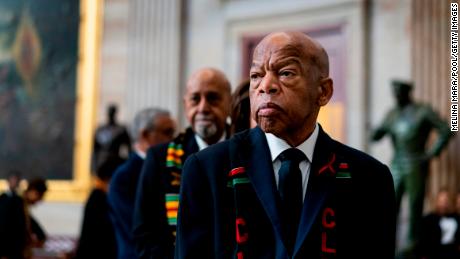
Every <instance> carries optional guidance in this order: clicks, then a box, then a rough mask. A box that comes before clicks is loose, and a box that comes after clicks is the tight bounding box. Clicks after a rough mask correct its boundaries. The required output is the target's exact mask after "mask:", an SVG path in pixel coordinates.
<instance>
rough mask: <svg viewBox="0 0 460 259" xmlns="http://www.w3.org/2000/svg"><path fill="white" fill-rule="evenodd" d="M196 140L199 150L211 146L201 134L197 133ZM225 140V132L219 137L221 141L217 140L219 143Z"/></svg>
mask: <svg viewBox="0 0 460 259" xmlns="http://www.w3.org/2000/svg"><path fill="white" fill-rule="evenodd" d="M195 140H196V144H197V145H198V150H199V151H201V150H203V149H205V148H207V147H209V145H208V143H206V141H204V140H203V139H202V138H201V137H200V136H198V135H197V134H195ZM224 140H225V134H223V135H222V137H221V138H220V139H219V141H217V143H219V142H221V141H224Z"/></svg>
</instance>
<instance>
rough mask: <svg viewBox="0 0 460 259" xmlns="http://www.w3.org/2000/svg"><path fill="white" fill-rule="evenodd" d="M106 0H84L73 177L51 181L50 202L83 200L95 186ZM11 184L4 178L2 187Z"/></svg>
mask: <svg viewBox="0 0 460 259" xmlns="http://www.w3.org/2000/svg"><path fill="white" fill-rule="evenodd" d="M103 2H104V1H103V0H80V24H79V42H78V64H77V82H76V88H77V93H76V103H75V112H76V114H75V131H74V132H75V133H74V147H73V169H72V170H73V178H72V180H49V181H48V192H47V194H46V196H45V200H47V201H60V202H82V201H84V200H85V199H86V198H87V196H88V193H89V191H90V188H91V173H90V160H91V152H92V142H93V132H94V128H95V122H96V118H95V114H96V106H97V94H98V91H97V89H98V87H97V85H98V82H99V56H100V55H99V53H100V45H101V36H102V24H103V4H104V3H103ZM6 188H7V183H6V181H5V180H2V181H0V190H5V189H6Z"/></svg>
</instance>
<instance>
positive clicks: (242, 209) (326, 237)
mask: <svg viewBox="0 0 460 259" xmlns="http://www.w3.org/2000/svg"><path fill="white" fill-rule="evenodd" d="M323 168H324V169H323ZM323 168H322V170H320V172H319V173H318V176H317V177H321V176H320V174H322V176H326V175H327V174H329V175H330V176H333V177H335V185H336V187H337V188H335V189H336V190H335V193H334V194H333V195H331V196H330V197H329V198H327V199H326V201H325V203H324V204H323V206H322V208H321V210H320V212H319V214H318V215H317V220H316V222H318V223H317V224H318V226H319V228H317V229H319V232H318V231H313V232H312V233H314V235H317V236H316V237H314V239H316V240H319V242H318V244H319V245H320V247H317V248H316V249H319V255H320V258H321V259H334V258H337V230H336V227H337V223H336V209H337V206H336V202H337V201H336V199H335V197H340V196H341V195H342V196H346V197H348V194H349V192H350V190H351V189H350V188H351V185H350V184H351V174H350V170H349V168H348V163H339V162H337V161H336V159H335V155H334V156H333V157H332V158H331V161H330V163H328V164H327V165H325V166H324V167H323ZM227 188H230V189H231V193H233V200H234V215H235V219H234V224H235V225H234V226H235V244H236V246H235V251H234V258H237V259H244V258H248V240H250V238H251V233H250V231H249V228H248V224H250V222H251V221H250V220H249V219H251V216H252V215H251V214H252V213H251V209H253V208H254V206H253V204H250V202H248V201H251V200H254V199H252V198H251V197H253V196H256V194H255V191H254V189H253V187H252V184H251V183H250V180H249V178H248V176H247V174H246V169H245V167H235V168H233V169H232V170H230V172H229V173H228V175H227ZM252 220H254V219H252ZM256 220H257V219H256ZM309 240H311V239H309ZM309 247H310V246H309Z"/></svg>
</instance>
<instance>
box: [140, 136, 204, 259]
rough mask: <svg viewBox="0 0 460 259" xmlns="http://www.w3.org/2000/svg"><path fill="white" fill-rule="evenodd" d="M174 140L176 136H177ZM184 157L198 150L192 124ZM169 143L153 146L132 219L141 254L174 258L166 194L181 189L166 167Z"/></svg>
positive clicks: (147, 256) (184, 148)
mask: <svg viewBox="0 0 460 259" xmlns="http://www.w3.org/2000/svg"><path fill="white" fill-rule="evenodd" d="M174 141H175V142H176V141H177V139H175V140H174ZM181 142H183V150H184V155H183V157H182V161H185V159H186V158H187V157H188V156H189V155H190V154H193V153H195V152H197V151H198V144H197V143H196V141H195V135H194V133H193V131H192V130H191V129H190V128H189V129H187V131H186V132H185V135H184V139H183V141H181ZM167 149H168V143H166V144H160V145H158V146H155V147H152V148H150V149H149V150H148V152H147V157H146V159H145V162H144V166H143V168H142V172H141V176H140V178H139V183H138V190H137V194H136V204H135V210H134V219H133V234H134V239H135V242H136V247H137V254H138V256H139V258H172V257H173V256H174V240H175V236H174V233H173V232H175V229H176V228H175V226H170V225H169V224H168V220H167V217H166V208H165V194H166V193H177V194H178V193H179V185H178V184H177V186H173V185H172V180H174V176H173V175H171V172H170V170H168V168H167V167H166V154H167Z"/></svg>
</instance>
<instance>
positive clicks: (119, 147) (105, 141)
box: [92, 104, 131, 172]
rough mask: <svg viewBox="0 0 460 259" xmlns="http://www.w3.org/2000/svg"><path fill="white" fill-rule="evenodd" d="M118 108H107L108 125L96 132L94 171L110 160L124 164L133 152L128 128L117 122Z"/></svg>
mask: <svg viewBox="0 0 460 259" xmlns="http://www.w3.org/2000/svg"><path fill="white" fill-rule="evenodd" d="M117 112H118V108H117V106H116V105H113V104H112V105H109V107H108V108H107V123H106V124H104V125H102V126H100V127H99V128H97V130H96V134H95V136H94V150H93V161H92V169H93V170H92V171H93V172H95V171H96V170H97V168H99V166H100V165H102V164H103V163H105V162H106V161H108V160H111V161H112V162H113V163H115V164H122V163H123V162H124V161H125V160H126V158H127V157H128V155H129V153H130V152H131V140H130V138H129V134H128V131H127V130H126V127H125V126H123V125H120V124H118V122H117Z"/></svg>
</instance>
